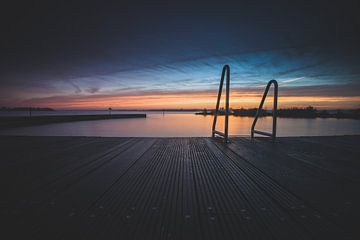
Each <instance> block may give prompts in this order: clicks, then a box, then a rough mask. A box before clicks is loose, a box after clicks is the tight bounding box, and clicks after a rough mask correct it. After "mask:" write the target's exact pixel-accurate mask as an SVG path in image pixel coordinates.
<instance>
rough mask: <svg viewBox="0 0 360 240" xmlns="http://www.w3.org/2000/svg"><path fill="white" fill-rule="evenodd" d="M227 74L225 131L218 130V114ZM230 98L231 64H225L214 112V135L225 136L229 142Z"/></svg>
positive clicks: (225, 139) (225, 140)
mask: <svg viewBox="0 0 360 240" xmlns="http://www.w3.org/2000/svg"><path fill="white" fill-rule="evenodd" d="M225 75H226V96H225V129H224V132H220V131H217V130H216V121H217V115H218V112H219V106H220V99H221V93H222V89H223V85H224V79H225ZM229 98H230V66H229V65H225V66H224V67H223V69H222V73H221V80H220V86H219V93H218V97H217V102H216V108H215V113H214V121H213V126H212V137H215V136H216V135H217V136H220V137H223V138H224V142H228V139H229Z"/></svg>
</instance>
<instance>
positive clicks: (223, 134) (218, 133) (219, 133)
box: [213, 130, 225, 137]
mask: <svg viewBox="0 0 360 240" xmlns="http://www.w3.org/2000/svg"><path fill="white" fill-rule="evenodd" d="M213 133H215V134H217V135H220V136H222V137H225V133H223V132H219V131H216V130H214V131H213Z"/></svg>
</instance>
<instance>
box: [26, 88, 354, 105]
mask: <svg viewBox="0 0 360 240" xmlns="http://www.w3.org/2000/svg"><path fill="white" fill-rule="evenodd" d="M216 97H217V95H216V94H212V93H187V94H162V95H146V96H106V95H105V96H104V95H101V96H100V95H99V96H96V95H91V96H63V97H50V98H42V99H31V100H28V101H26V102H22V103H20V104H21V105H24V106H36V107H51V108H55V109H107V108H109V107H112V108H114V109H116V108H117V109H202V108H208V109H212V108H214V106H215V102H216ZM260 99H261V94H254V93H237V92H236V93H232V95H231V97H230V107H232V108H241V107H243V108H254V107H258V104H259V102H260ZM271 104H272V97H271V95H269V96H268V98H267V100H266V102H265V107H267V108H271ZM278 105H279V107H280V108H288V107H306V106H309V105H311V106H314V107H317V108H359V106H360V96H350V97H328V96H281V95H280V96H279V100H278Z"/></svg>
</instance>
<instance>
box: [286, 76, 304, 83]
mask: <svg viewBox="0 0 360 240" xmlns="http://www.w3.org/2000/svg"><path fill="white" fill-rule="evenodd" d="M304 78H305V77H297V78H291V79H288V80H282V81H281V82H282V83H291V82H295V81H297V80H301V79H304Z"/></svg>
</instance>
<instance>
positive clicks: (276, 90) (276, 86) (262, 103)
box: [251, 80, 278, 140]
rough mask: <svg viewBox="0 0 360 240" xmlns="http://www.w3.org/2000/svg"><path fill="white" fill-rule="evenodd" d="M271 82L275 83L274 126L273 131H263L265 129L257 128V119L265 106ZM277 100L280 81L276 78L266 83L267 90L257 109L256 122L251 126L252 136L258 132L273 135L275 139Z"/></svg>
mask: <svg viewBox="0 0 360 240" xmlns="http://www.w3.org/2000/svg"><path fill="white" fill-rule="evenodd" d="M271 84H274V107H273V112H272V117H273V126H272V133H268V132H263V131H259V130H256V129H255V125H256V122H257V120H258V118H259V115H260V113H261V110H262V108H263V105H264V102H265V99H266V96H267V94H268V92H269V89H270V86H271ZM277 101H278V83H277V81H276V80H270V81H269V82H268V84H267V85H266V88H265V92H264V94H263V97H262V99H261V102H260V105H259V108H258V110H257V111H256V114H255V118H254V122H253V124H252V126H251V138H254V134H255V133H256V134H260V135H264V136H268V137H271V138H272V139H273V140H275V138H276V118H277Z"/></svg>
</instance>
